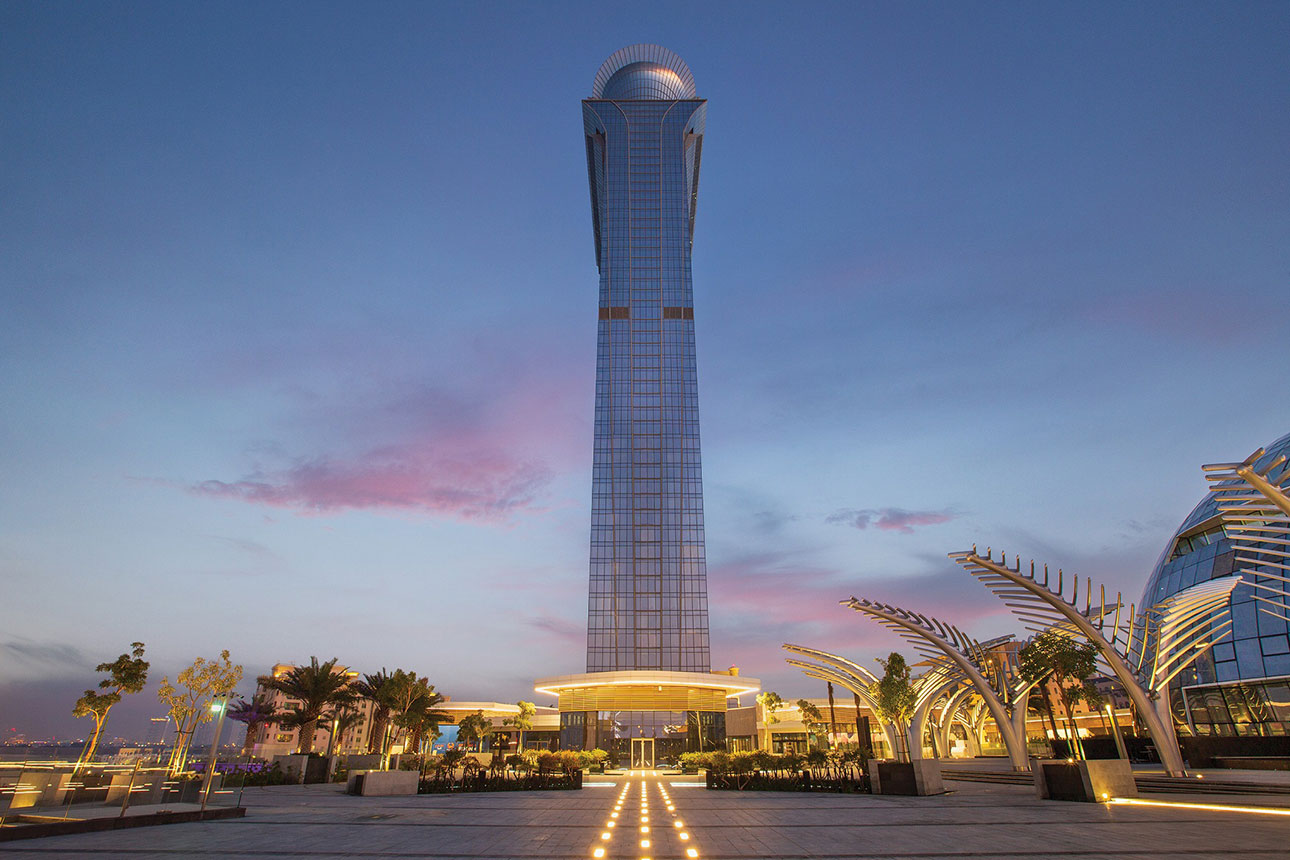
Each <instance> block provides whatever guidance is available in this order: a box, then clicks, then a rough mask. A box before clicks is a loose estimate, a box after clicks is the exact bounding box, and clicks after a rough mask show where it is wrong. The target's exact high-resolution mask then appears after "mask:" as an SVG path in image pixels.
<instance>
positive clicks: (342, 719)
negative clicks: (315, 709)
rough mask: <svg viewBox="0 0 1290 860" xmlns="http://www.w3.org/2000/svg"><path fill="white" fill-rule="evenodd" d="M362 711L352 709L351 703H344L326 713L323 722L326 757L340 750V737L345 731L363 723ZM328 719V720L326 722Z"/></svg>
mask: <svg viewBox="0 0 1290 860" xmlns="http://www.w3.org/2000/svg"><path fill="white" fill-rule="evenodd" d="M364 719H365V717H364V716H363V712H362V711H357V710H354V708H353V706H352V705H345V706H342V707H340V708H334V709H332V710H331V712H330V713H329V714H327V715H326V716H325V717H324V719H323V722H324V724H326V725H327V728H328V730H329V731H328V735H327V757H328V758H331V756H332V755H333V754H334V753H338V752H339V751H340V739H341V736H343V735H344V734H345V732H347V731H349V730H350V729H352V728H354V727H355V726H359V725H362V724H363V720H364ZM329 720H330V722H328V721H329Z"/></svg>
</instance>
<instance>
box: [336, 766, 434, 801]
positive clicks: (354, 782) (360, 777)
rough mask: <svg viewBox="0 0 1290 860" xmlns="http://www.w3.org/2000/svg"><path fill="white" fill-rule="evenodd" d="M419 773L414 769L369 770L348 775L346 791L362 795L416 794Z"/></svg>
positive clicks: (390, 795)
mask: <svg viewBox="0 0 1290 860" xmlns="http://www.w3.org/2000/svg"><path fill="white" fill-rule="evenodd" d="M420 779H421V774H419V773H417V772H416V771H415V770H369V771H367V772H366V773H361V774H355V775H354V776H352V777H350V781H349V785H348V787H347V788H348V791H349V793H350V794H361V795H362V796H363V797H393V796H395V795H401V794H416V793H417V783H418V782H419V781H420Z"/></svg>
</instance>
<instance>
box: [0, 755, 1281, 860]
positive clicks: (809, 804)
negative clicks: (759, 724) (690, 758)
mask: <svg viewBox="0 0 1290 860" xmlns="http://www.w3.org/2000/svg"><path fill="white" fill-rule="evenodd" d="M594 781H595V782H600V783H612V784H611V785H604V786H600V787H587V788H584V789H583V790H582V791H551V792H507V793H498V794H464V795H422V796H417V797H396V798H391V797H370V798H364V797H350V796H348V795H345V794H343V793H342V792H341V791H340V789H338V788H337V787H335V786H275V787H272V788H257V789H247V790H246V791H245V793H244V794H243V800H242V802H243V805H245V806H246V807H247V808H248V813H247V816H246V817H245V818H241V819H233V820H228V821H216V822H198V823H190V824H177V825H168V826H160V827H147V828H139V829H135V830H120V831H113V832H105V833H88V834H81V835H76V836H59V837H50V838H48V839H41V840H32V841H29V842H28V841H20V842H9V843H0V860H22V858H32V860H35V858H43V860H48V858H51V857H58V858H68V860H90V858H93V860H114V858H149V857H155V858H168V857H194V858H207V857H209V858H215V857H219V858H228V860H251V858H291V857H319V858H328V857H358V858H364V857H371V858H395V857H426V858H490V860H534V858H556V860H563V859H564V858H570V860H572V858H577V860H588V858H593V857H594V854H593V852H594V851H595V849H596V848H604V849H605V854H604V857H605V860H621V858H631V860H641V858H645V857H648V858H651V860H663V858H686V860H688V858H687V855H686V851H687V850H690V849H693V850H694V851H695V853H696V854H697V855H698V857H699V858H712V860H718V858H731V860H734V858H754V857H755V858H782V860H797V858H803V860H805V858H818V860H852V858H857V860H858V858H880V860H936V858H946V860H950V858H963V860H968V859H969V858H970V860H1005V858H1006V860H1019V858H1020V860H1027V858H1035V860H1039V858H1073V860H1101V858H1107V860H1166V858H1180V860H1199V858H1210V857H1213V858H1220V857H1221V858H1227V860H1255V858H1259V860H1263V858H1272V857H1276V858H1284V857H1286V856H1290V848H1288V845H1287V843H1288V842H1290V839H1288V838H1287V837H1290V818H1285V817H1277V816H1267V815H1256V814H1248V813H1239V812H1233V811H1229V810H1203V809H1196V808H1174V807H1168V808H1165V807H1147V806H1104V805H1101V804H1083V803H1059V802H1053V801H1041V800H1038V799H1037V798H1035V797H1034V795H1033V793H1032V792H1031V791H1030V790H1029V789H1028V788H1026V787H1021V786H998V785H981V784H972V783H961V782H960V783H955V784H954V785H953V786H952V787H953V789H954V790H953V791H952V792H951V793H949V794H945V795H942V796H939V797H873V796H870V795H843V794H804V793H771V792H725V791H721V792H718V791H708V790H706V789H704V788H702V787H701V786H695V785H694V781H693V778H683V777H677V776H672V775H659V774H653V773H651V774H647V775H641V774H639V773H637V774H629V775H627V776H622V777H617V778H609V777H606V778H600V777H597V778H596V779H595V780H594ZM678 783H679V784H678ZM624 786H625V787H626V792H625V793H624ZM642 787H643V788H644V791H645V802H646V804H647V806H648V809H647V810H646V811H645V813H644V814H643V813H642V810H641V790H642ZM620 798H621V799H622V801H621V809H620V810H619V816H618V818H617V819H611V818H610V813H611V812H612V811H613V809H614V805H615V803H617V802H618V801H619V799H620ZM1161 799H1164V800H1169V801H1184V802H1185V801H1187V800H1193V798H1178V797H1173V796H1169V797H1162V798H1161ZM669 800H670V801H671V803H672V805H673V806H674V807H675V809H674V811H669V810H668V809H667V804H668V801H669ZM1195 800H1197V801H1199V800H1201V798H1195ZM1204 800H1206V801H1212V800H1217V802H1219V803H1226V804H1238V805H1240V804H1245V805H1250V804H1258V803H1259V800H1258V799H1256V798H1241V799H1240V800H1233V799H1232V798H1204ZM1268 805H1270V804H1268ZM646 816H647V817H648V818H649V821H648V822H645V821H644V820H643V818H644V817H646ZM611 820H612V821H614V823H615V826H614V827H613V828H609V827H607V824H608V822H609V821H611ZM678 820H679V821H681V822H682V823H683V825H684V826H682V827H676V826H674V824H675V822H676V821H678ZM642 826H646V827H649V832H648V833H642V832H641V829H640V828H641V827H642ZM606 832H608V833H610V834H611V838H610V839H608V840H605V839H602V838H601V834H602V833H606ZM682 833H685V834H687V835H688V837H689V838H688V839H682V838H681V834H682ZM645 838H647V839H649V842H650V845H649V847H648V848H644V847H642V846H641V844H640V843H641V840H642V839H645Z"/></svg>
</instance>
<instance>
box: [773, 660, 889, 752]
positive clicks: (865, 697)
mask: <svg viewBox="0 0 1290 860" xmlns="http://www.w3.org/2000/svg"><path fill="white" fill-rule="evenodd" d="M784 650H786V651H789V652H791V653H794V654H801V655H803V656H805V657H810V658H811V659H813V660H816V661H818V663H810V662H807V661H806V660H798V659H795V658H793V657H786V658H784V659H785V661H786V662H787V663H788V664H789V665H790V666H796V667H797V668H799V669H801V670H802V672H803V673H805V674H806V675H807V676H808V677H811V678H818V679H819V680H821V681H832V682H833V683H834V684H837V685H838V686H840V687H843V688H844V689H847V690H850V691H851V692H852V694H854V695H855V697H856V698H858V699H859V700H860V701H861V702H863V703H864V705H865V707H867V708H868V709H869V712H870V713H871V714H873V715H874V719H875V720H876V721H877V722H878V725H879V726H880V727H881V728H882V733H883V735H884V736H886V738H887V745H888V746H890V747H891V748H892V749H893V750H894V749H896V746H897V744H896V732H897V727H896V726H894V725H892V724H891V723H884V722H883V721H882V720H881V719H879V717H878V706H877V704H876V703H875V702H874V700H873V695H872V694H871V693H870V692H869V685H870V684H871V683H873V682H874V681H877V680H878V679H877V678H876V677H875V676H874V674H873V673H872V672H870V671H869V670H868V669H866V668H864V667H863V666H861V665H859V664H858V663H853V662H851V661H850V660H848V659H846V658H845V657H839V656H838V655H836V654H830V653H829V652H827V651H819V650H817V649H815V648H806V647H804V646H802V645H788V644H785V645H784Z"/></svg>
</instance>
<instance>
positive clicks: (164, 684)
mask: <svg viewBox="0 0 1290 860" xmlns="http://www.w3.org/2000/svg"><path fill="white" fill-rule="evenodd" d="M175 680H176V681H177V682H178V685H179V686H178V687H176V686H175V685H174V684H171V683H170V678H169V677H162V679H161V686H160V687H158V688H157V699H158V700H159V701H160V702H161V703H162V704H163V705H165V706H166V707H167V709H168V710H169V712H170V717H171V719H173V720H174V721H175V746H174V748H173V749H172V750H171V751H170V761H169V763H168V767H169V768H170V770H171V772H178V771H181V770H183V769H184V766H185V765H186V764H187V761H188V750H189V748H190V747H191V746H192V744H193V736H194V735H195V734H196V732H197V727H198V726H199V725H201V724H202V723H205V722H208V721H209V720H210V718H211V711H210V704H211V702H212V701H213V700H215V699H218V698H223V697H227V696H231V695H233V688H234V687H236V686H237V685H238V683H239V682H240V681H241V680H242V667H241V666H237V665H234V663H233V661H232V660H230V659H229V652H228V650H227V649H225V650H223V651H221V652H220V654H219V658H218V659H216V660H207V659H206V658H204V657H198V658H197V659H196V660H194V661H193V664H192V665H191V666H189V667H188V668H187V669H184V670H183V671H182V672H180V673H179V674H178V675H176V676H175Z"/></svg>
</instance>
